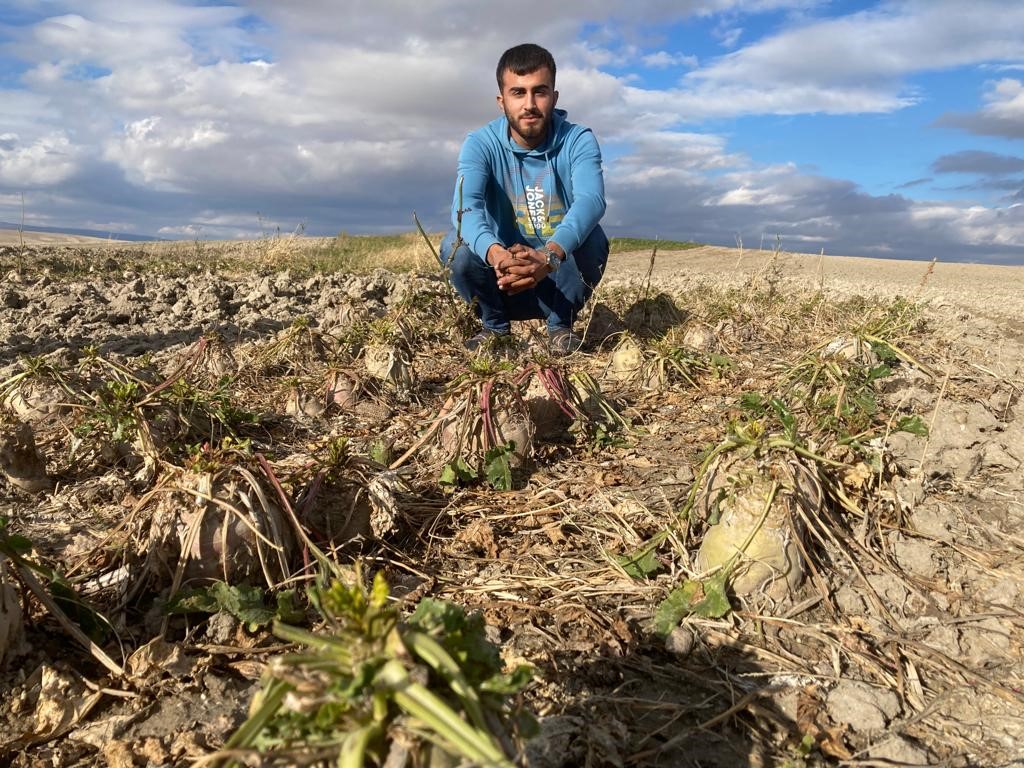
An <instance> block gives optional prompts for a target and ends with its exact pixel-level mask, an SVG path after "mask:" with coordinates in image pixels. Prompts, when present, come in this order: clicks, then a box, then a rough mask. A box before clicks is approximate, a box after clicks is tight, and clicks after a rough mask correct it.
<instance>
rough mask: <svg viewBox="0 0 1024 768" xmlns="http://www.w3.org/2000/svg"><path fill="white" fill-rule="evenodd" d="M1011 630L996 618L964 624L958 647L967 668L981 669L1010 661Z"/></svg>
mask: <svg viewBox="0 0 1024 768" xmlns="http://www.w3.org/2000/svg"><path fill="white" fill-rule="evenodd" d="M1010 633H1011V628H1010V627H1009V626H1008V625H1007V624H1005V623H1003V622H1002V621H1000V620H999V619H997V618H994V617H993V618H988V619H982V620H981V621H978V622H973V623H971V624H966V625H964V626H963V628H962V629H961V630H960V647H961V649H962V653H963V658H962V659H961V660H962V661H963V662H964V663H966V664H967V665H968V666H972V667H983V666H988V665H990V664H998V663H1000V662H1003V661H1008V660H1009V659H1010Z"/></svg>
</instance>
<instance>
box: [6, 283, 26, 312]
mask: <svg viewBox="0 0 1024 768" xmlns="http://www.w3.org/2000/svg"><path fill="white" fill-rule="evenodd" d="M0 305H3V306H4V307H7V309H24V308H25V307H27V306H28V299H26V298H25V295H24V294H23V293H21V292H20V291H16V290H14V289H13V288H4V289H2V290H0Z"/></svg>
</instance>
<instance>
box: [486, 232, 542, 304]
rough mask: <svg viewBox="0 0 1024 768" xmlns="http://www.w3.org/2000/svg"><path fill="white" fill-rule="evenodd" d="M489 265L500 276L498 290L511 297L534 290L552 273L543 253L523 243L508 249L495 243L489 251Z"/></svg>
mask: <svg viewBox="0 0 1024 768" xmlns="http://www.w3.org/2000/svg"><path fill="white" fill-rule="evenodd" d="M487 263H488V264H490V265H491V266H492V267H494V272H495V273H496V274H497V276H498V289H499V290H501V291H503V292H504V293H507V294H508V295H509V296H512V295H515V294H517V293H519V292H521V291H526V290H529V289H530V288H533V287H534V286H536V285H537V283H539V282H540V281H541V280H543V279H544V278H545V277H547V276H548V275H549V274H551V272H552V269H551V267H550V266H549V265H548V260H547V257H546V256H545V255H544V254H543V253H541V252H540V251H538V250H536V249H535V248H531V247H530V246H528V245H523V244H522V243H515V244H514V245H512V246H510V247H508V248H505V247H503V246H501V245H499V244H498V243H495V244H494V245H492V246H491V247H490V248H488V249H487Z"/></svg>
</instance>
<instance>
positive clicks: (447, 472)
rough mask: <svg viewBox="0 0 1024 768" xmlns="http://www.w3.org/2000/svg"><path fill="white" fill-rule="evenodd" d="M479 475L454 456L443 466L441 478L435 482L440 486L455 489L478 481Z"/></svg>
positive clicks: (462, 459)
mask: <svg viewBox="0 0 1024 768" xmlns="http://www.w3.org/2000/svg"><path fill="white" fill-rule="evenodd" d="M479 477H480V474H479V473H478V472H477V471H476V470H475V469H473V467H471V466H470V465H469V464H467V463H466V460H465V459H464V458H462V457H461V456H456V457H455V458H454V459H453V460H452V461H450V462H448V463H447V464H445V465H444V469H442V470H441V476H440V477H439V478H438V480H437V482H438V483H439V484H440V485H447V486H450V487H455V486H457V485H465V484H467V483H471V482H473V481H474V480H477V479H479Z"/></svg>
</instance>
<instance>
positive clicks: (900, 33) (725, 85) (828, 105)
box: [684, 0, 1024, 115]
mask: <svg viewBox="0 0 1024 768" xmlns="http://www.w3.org/2000/svg"><path fill="white" fill-rule="evenodd" d="M1022 29H1024V4H1021V3H1016V2H1005V1H1004V0H977V1H976V2H972V3H970V4H965V3H963V2H961V0H907V1H906V2H889V3H883V4H882V5H881V6H880V7H879V8H878V9H872V10H869V11H861V12H859V13H855V14H852V15H849V16H843V17H839V18H833V19H826V20H818V21H813V22H810V23H806V24H803V25H801V26H797V27H795V28H792V29H788V30H785V31H783V32H780V33H778V34H775V35H771V36H768V37H766V38H762V39H761V40H758V41H757V42H754V43H751V44H750V45H747V46H746V47H744V48H742V49H740V50H738V51H736V52H734V53H731V54H728V55H726V56H723V57H721V58H720V59H717V60H715V61H713V62H711V63H710V64H708V65H707V66H705V67H702V68H701V69H699V70H696V71H694V72H691V73H690V74H688V75H687V77H686V80H685V81H684V86H685V88H686V89H687V90H689V91H691V92H692V93H695V94H697V95H700V96H710V97H712V98H714V96H715V94H717V93H720V92H722V91H725V92H727V93H729V94H730V101H731V102H732V104H733V107H732V110H731V112H727V113H726V114H737V115H738V114H757V113H759V112H783V113H793V112H831V113H840V112H866V111H880V112H881V111H891V110H893V109H898V108H900V107H903V106H907V105H909V104H912V103H914V102H915V101H916V100H917V99H918V94H916V93H914V92H913V91H912V90H909V89H908V88H907V87H906V86H905V84H904V83H903V78H904V77H906V76H907V75H910V74H912V73H919V72H929V71H936V70H941V69H947V68H950V67H957V66H964V65H970V64H980V63H983V62H989V61H992V60H1012V59H1020V58H1021V57H1022V56H1024V35H1021V34H1020V31H1021V30H1022ZM715 102H716V105H715V108H714V111H712V112H711V114H722V113H723V111H722V106H723V105H722V103H721V100H720V99H715Z"/></svg>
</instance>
